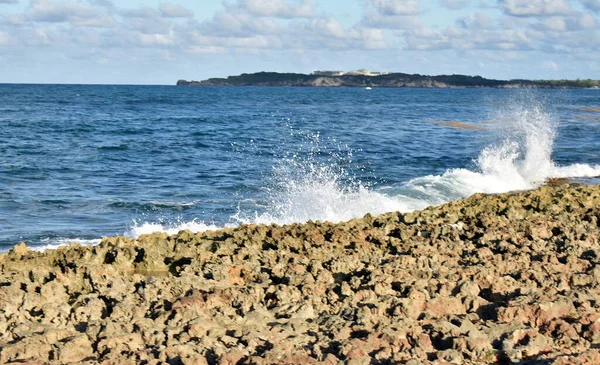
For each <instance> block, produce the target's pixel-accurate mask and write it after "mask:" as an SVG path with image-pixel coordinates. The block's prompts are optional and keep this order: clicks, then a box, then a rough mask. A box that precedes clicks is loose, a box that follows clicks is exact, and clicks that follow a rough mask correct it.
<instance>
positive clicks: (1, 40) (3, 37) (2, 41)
mask: <svg viewBox="0 0 600 365" xmlns="http://www.w3.org/2000/svg"><path fill="white" fill-rule="evenodd" d="M9 43H10V38H9V37H8V35H7V34H5V33H4V32H0V46H6V45H8V44H9Z"/></svg>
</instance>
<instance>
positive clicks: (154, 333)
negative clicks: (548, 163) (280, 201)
mask: <svg viewBox="0 0 600 365" xmlns="http://www.w3.org/2000/svg"><path fill="white" fill-rule="evenodd" d="M599 240H600V186H578V185H562V186H557V187H556V186H543V187H541V188H540V189H537V190H533V191H527V192H518V193H508V194H499V195H483V194H476V195H474V196H472V197H470V198H467V199H464V200H461V201H457V202H452V203H448V204H445V205H442V206H439V207H430V208H427V209H425V210H423V211H417V212H413V213H408V214H400V213H388V214H384V215H381V216H377V217H372V216H370V215H367V216H365V217H364V218H360V219H354V220H351V221H349V222H344V223H338V224H333V223H327V222H324V223H323V222H308V223H306V224H293V225H287V226H276V225H271V226H262V225H259V226H257V225H246V226H241V227H238V228H235V229H224V230H220V231H209V232H204V233H197V234H195V233H192V232H190V231H182V232H180V233H179V234H177V235H174V236H167V235H166V234H152V235H145V236H141V237H140V238H139V239H128V238H124V237H110V238H105V239H103V241H102V242H101V243H100V244H99V245H96V246H93V247H89V246H79V245H76V244H72V245H71V246H67V247H63V248H59V249H57V250H48V251H46V252H44V253H40V252H35V251H31V250H29V249H28V248H27V247H26V246H25V245H24V244H20V245H17V246H15V247H14V248H13V249H12V250H10V251H9V252H8V253H7V254H3V255H0V363H3V364H4V363H27V364H75V363H85V364H165V363H167V364H352V365H359V364H411V365H417V364H440V365H441V364H491V363H500V364H510V363H517V364H558V365H560V364H598V363H600V265H599V264H600V242H599Z"/></svg>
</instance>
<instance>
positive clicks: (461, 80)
mask: <svg viewBox="0 0 600 365" xmlns="http://www.w3.org/2000/svg"><path fill="white" fill-rule="evenodd" d="M177 85H178V86H330V87H335V86H347V87H431V88H452V87H472V88H476V87H492V88H598V87H600V81H599V80H590V79H583V80H581V79H577V80H523V79H515V80H494V79H486V78H484V77H481V76H467V75H439V76H429V75H419V74H405V73H389V74H383V75H377V76H369V75H349V74H346V75H341V76H324V75H316V74H310V75H307V74H300V73H278V72H257V73H251V74H247V73H243V74H241V75H238V76H229V77H227V78H210V79H208V80H203V81H187V80H179V81H177Z"/></svg>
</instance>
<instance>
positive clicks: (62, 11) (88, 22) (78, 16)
mask: <svg viewBox="0 0 600 365" xmlns="http://www.w3.org/2000/svg"><path fill="white" fill-rule="evenodd" d="M27 17H28V18H29V19H31V20H34V21H37V22H48V23H64V22H68V23H71V25H73V26H85V27H99V28H106V27H112V26H113V25H114V18H113V16H112V15H111V14H108V13H106V12H103V11H99V10H98V9H96V8H94V7H93V6H91V5H89V4H86V3H80V2H73V1H58V2H55V1H50V0H33V1H32V2H31V9H30V11H29V13H28V14H27Z"/></svg>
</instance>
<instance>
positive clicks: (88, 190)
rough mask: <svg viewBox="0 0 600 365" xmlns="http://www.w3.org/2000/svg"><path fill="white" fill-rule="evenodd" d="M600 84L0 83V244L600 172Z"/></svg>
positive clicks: (365, 208)
mask: <svg viewBox="0 0 600 365" xmlns="http://www.w3.org/2000/svg"><path fill="white" fill-rule="evenodd" d="M599 107H600V90H583V89H582V90H514V89H511V90H504V89H411V88H401V89H383V88H381V89H380V88H373V89H372V90H366V89H362V88H284V87H176V86H112V85H13V84H4V85H0V252H5V251H6V250H8V249H9V248H10V247H12V246H13V245H15V244H17V243H19V242H21V241H24V242H26V243H27V245H28V246H31V247H34V248H36V249H40V250H41V249H45V248H53V247H56V246H58V245H63V244H68V243H70V242H77V243H81V244H95V243H98V242H99V241H100V239H101V237H103V236H114V235H125V236H129V237H137V236H139V235H141V234H145V233H151V232H155V231H166V232H169V233H176V232H177V231H179V230H181V229H190V230H192V231H203V230H208V229H217V228H222V227H235V226H238V225H241V224H246V223H265V224H270V223H277V224H287V223H292V222H305V221H308V220H312V221H317V220H320V221H331V222H338V221H344V220H348V219H351V218H355V217H361V216H364V215H365V214H367V213H371V214H379V213H384V212H388V211H402V212H407V211H412V210H415V209H422V208H425V207H427V206H429V205H439V204H442V203H444V202H448V201H453V200H456V199H460V198H462V197H466V196H469V195H471V194H473V193H477V192H482V193H501V192H507V191H514V190H523V189H531V188H535V187H537V186H539V185H540V184H542V183H543V182H544V181H545V180H547V179H548V178H554V177H576V178H585V177H597V176H599V175H600V108H599Z"/></svg>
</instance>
